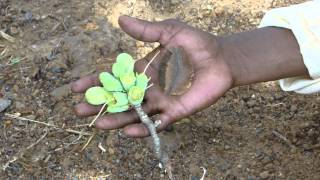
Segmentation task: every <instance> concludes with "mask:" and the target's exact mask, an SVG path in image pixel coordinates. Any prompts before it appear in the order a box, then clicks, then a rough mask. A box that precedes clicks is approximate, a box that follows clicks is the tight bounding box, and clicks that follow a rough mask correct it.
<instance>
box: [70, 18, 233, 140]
mask: <svg viewBox="0 0 320 180" xmlns="http://www.w3.org/2000/svg"><path fill="white" fill-rule="evenodd" d="M119 24H120V27H121V28H122V30H123V31H125V32H126V33H127V34H128V35H130V36H132V37H133V38H135V39H137V40H140V41H145V42H159V43H160V45H161V46H160V48H159V49H160V54H159V56H162V55H163V54H164V53H162V52H165V51H166V50H168V49H170V48H175V47H180V48H182V49H183V50H184V52H185V54H186V57H187V59H188V60H189V61H190V63H191V65H192V66H193V70H194V77H193V82H192V86H191V87H190V88H189V89H188V90H187V92H185V93H184V94H182V95H179V96H171V95H167V94H165V93H164V92H163V91H162V90H161V88H160V87H159V85H158V73H157V72H158V68H159V64H160V63H159V61H157V60H155V61H154V62H153V63H152V66H150V67H149V68H148V71H147V75H149V76H151V81H152V83H153V84H154V86H152V87H151V88H149V89H148V90H147V91H146V95H145V102H144V103H143V106H142V107H143V109H144V111H145V112H146V113H147V114H148V115H149V116H152V115H155V114H158V115H159V116H158V119H159V120H161V124H160V125H159V126H158V128H157V130H158V131H161V130H163V129H164V128H166V127H167V126H168V125H169V124H171V123H173V122H175V121H177V120H179V119H182V118H183V117H186V116H189V115H191V114H193V113H195V112H197V111H199V110H201V109H204V108H206V107H208V106H210V105H211V104H213V103H214V102H215V101H217V100H218V99H219V98H220V97H221V96H222V95H223V94H224V93H225V92H226V91H227V90H229V89H230V88H231V87H232V85H233V77H232V73H231V68H230V67H229V65H228V63H227V62H226V61H225V59H224V57H223V53H222V49H221V45H220V41H219V39H218V38H217V37H216V36H214V35H212V34H210V33H207V32H204V31H201V30H198V29H196V28H193V27H191V26H188V25H186V24H184V23H182V22H179V21H177V20H165V21H161V22H148V21H144V20H139V19H135V18H131V17H128V16H122V17H120V18H119ZM153 53H154V52H153ZM151 56H152V53H151V55H147V56H146V58H144V59H143V60H139V61H137V63H136V69H137V71H140V72H141V71H142V70H143V69H144V67H145V65H146V63H147V61H148V60H150V57H151ZM158 58H159V59H161V57H158ZM98 84H99V82H98V78H97V75H91V76H87V77H84V78H82V79H80V80H78V81H76V82H75V83H74V84H73V86H72V90H73V91H74V92H85V90H86V89H88V88H89V87H91V86H94V85H98ZM100 108H101V107H97V106H91V105H89V104H87V103H80V104H78V105H77V106H76V107H75V110H76V112H77V114H78V115H80V116H91V115H94V114H96V113H98V111H99V110H100ZM96 127H97V128H101V129H116V128H124V130H123V132H124V134H125V135H127V136H130V137H145V136H148V135H149V131H148V129H147V128H146V127H145V126H144V125H143V124H142V123H140V121H139V117H138V115H137V114H136V112H135V111H133V110H130V111H126V112H122V113H116V114H107V115H105V116H103V117H101V118H100V119H99V120H98V121H97V122H96Z"/></svg>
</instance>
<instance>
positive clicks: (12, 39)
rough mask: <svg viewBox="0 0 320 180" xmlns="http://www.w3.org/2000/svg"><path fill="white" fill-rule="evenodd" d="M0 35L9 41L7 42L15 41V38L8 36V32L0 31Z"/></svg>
mask: <svg viewBox="0 0 320 180" xmlns="http://www.w3.org/2000/svg"><path fill="white" fill-rule="evenodd" d="M0 35H1V36H2V37H3V38H4V39H6V40H7V41H9V42H11V43H14V41H15V38H14V37H12V36H10V35H9V34H7V33H5V32H3V31H0Z"/></svg>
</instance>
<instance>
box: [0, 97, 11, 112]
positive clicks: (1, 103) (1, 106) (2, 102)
mask: <svg viewBox="0 0 320 180" xmlns="http://www.w3.org/2000/svg"><path fill="white" fill-rule="evenodd" d="M11 103H12V101H11V100H10V99H2V98H1V99H0V112H2V111H4V110H6V109H7V108H8V107H9V106H10V105H11Z"/></svg>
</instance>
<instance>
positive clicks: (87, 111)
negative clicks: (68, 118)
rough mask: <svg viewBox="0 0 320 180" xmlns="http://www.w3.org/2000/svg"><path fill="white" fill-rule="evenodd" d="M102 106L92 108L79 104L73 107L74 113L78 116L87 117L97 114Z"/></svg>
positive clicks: (85, 104)
mask: <svg viewBox="0 0 320 180" xmlns="http://www.w3.org/2000/svg"><path fill="white" fill-rule="evenodd" d="M101 107H102V106H93V105H90V104H87V103H80V104H77V105H76V106H75V108H74V109H75V112H76V114H77V115H78V116H82V117H87V116H92V115H95V114H97V113H98V112H99V111H100V109H101Z"/></svg>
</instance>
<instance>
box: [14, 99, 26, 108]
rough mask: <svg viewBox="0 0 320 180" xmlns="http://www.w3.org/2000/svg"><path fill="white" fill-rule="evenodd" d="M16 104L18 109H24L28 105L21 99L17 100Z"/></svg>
mask: <svg viewBox="0 0 320 180" xmlns="http://www.w3.org/2000/svg"><path fill="white" fill-rule="evenodd" d="M15 106H16V109H18V110H22V109H24V108H26V105H25V104H24V103H22V102H20V101H17V102H16V103H15Z"/></svg>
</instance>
